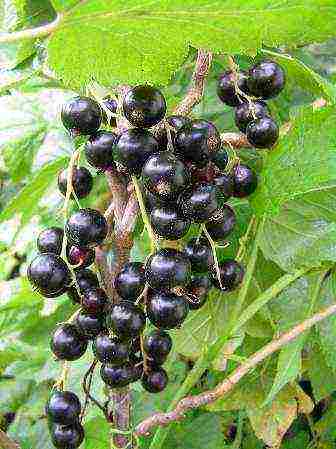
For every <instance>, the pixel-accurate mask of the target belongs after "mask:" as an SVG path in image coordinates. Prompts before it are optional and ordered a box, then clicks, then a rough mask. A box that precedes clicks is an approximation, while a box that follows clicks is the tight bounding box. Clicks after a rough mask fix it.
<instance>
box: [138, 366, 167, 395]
mask: <svg viewBox="0 0 336 449" xmlns="http://www.w3.org/2000/svg"><path fill="white" fill-rule="evenodd" d="M167 384H168V375H167V373H166V371H165V370H164V369H163V368H161V367H160V368H156V369H155V370H149V371H148V372H147V373H144V374H143V376H142V379H141V385H142V386H143V388H144V389H145V390H146V391H148V392H149V393H160V392H161V391H163V390H164V389H165V388H166V386H167Z"/></svg>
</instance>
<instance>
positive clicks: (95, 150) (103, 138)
mask: <svg viewBox="0 0 336 449" xmlns="http://www.w3.org/2000/svg"><path fill="white" fill-rule="evenodd" d="M116 141H117V135H116V134H114V133H112V132H110V131H104V130H102V131H98V132H97V133H96V134H94V135H93V136H91V137H90V139H89V140H88V142H87V143H86V145H85V149H84V150H85V157H86V160H87V161H88V163H89V164H90V165H92V167H95V168H97V169H99V170H107V169H109V168H112V167H114V162H113V145H114V144H115V143H116Z"/></svg>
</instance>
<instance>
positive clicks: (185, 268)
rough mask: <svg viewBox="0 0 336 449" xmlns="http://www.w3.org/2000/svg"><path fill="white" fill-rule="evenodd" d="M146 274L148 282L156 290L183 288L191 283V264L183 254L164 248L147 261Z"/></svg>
mask: <svg viewBox="0 0 336 449" xmlns="http://www.w3.org/2000/svg"><path fill="white" fill-rule="evenodd" d="M145 274H146V280H147V282H148V283H149V285H150V286H151V287H152V288H154V289H158V290H170V289H175V288H181V287H184V286H185V285H187V283H188V282H189V278H190V274H191V264H190V262H189V259H188V258H187V257H186V256H185V255H184V254H183V253H182V252H180V251H178V250H176V249H170V248H162V249H159V250H158V251H156V252H155V253H154V254H152V255H151V256H150V257H149V258H148V259H147V262H146V266H145Z"/></svg>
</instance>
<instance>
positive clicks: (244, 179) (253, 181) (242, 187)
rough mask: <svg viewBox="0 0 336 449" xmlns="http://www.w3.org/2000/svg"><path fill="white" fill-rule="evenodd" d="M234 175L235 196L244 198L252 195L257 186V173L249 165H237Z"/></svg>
mask: <svg viewBox="0 0 336 449" xmlns="http://www.w3.org/2000/svg"><path fill="white" fill-rule="evenodd" d="M232 175H233V181H234V188H233V196H235V197H238V198H244V197H246V196H248V195H251V194H252V193H253V192H254V191H255V189H256V188H257V185H258V178H257V175H256V174H255V172H254V171H253V170H252V169H251V168H250V167H248V166H247V165H243V164H239V165H236V166H235V167H234V169H233V172H232Z"/></svg>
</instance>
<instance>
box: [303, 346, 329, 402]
mask: <svg viewBox="0 0 336 449" xmlns="http://www.w3.org/2000/svg"><path fill="white" fill-rule="evenodd" d="M307 368H308V378H309V380H310V382H311V384H312V388H313V393H314V399H315V401H316V402H319V401H321V400H322V399H324V398H327V397H328V396H330V394H331V393H332V392H333V391H335V390H336V372H334V371H333V370H331V369H330V367H329V366H328V365H327V363H326V360H325V357H324V354H323V352H322V351H321V346H320V342H319V341H318V339H317V338H315V339H314V343H313V345H312V348H311V350H310V351H309V353H308V355H307Z"/></svg>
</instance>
